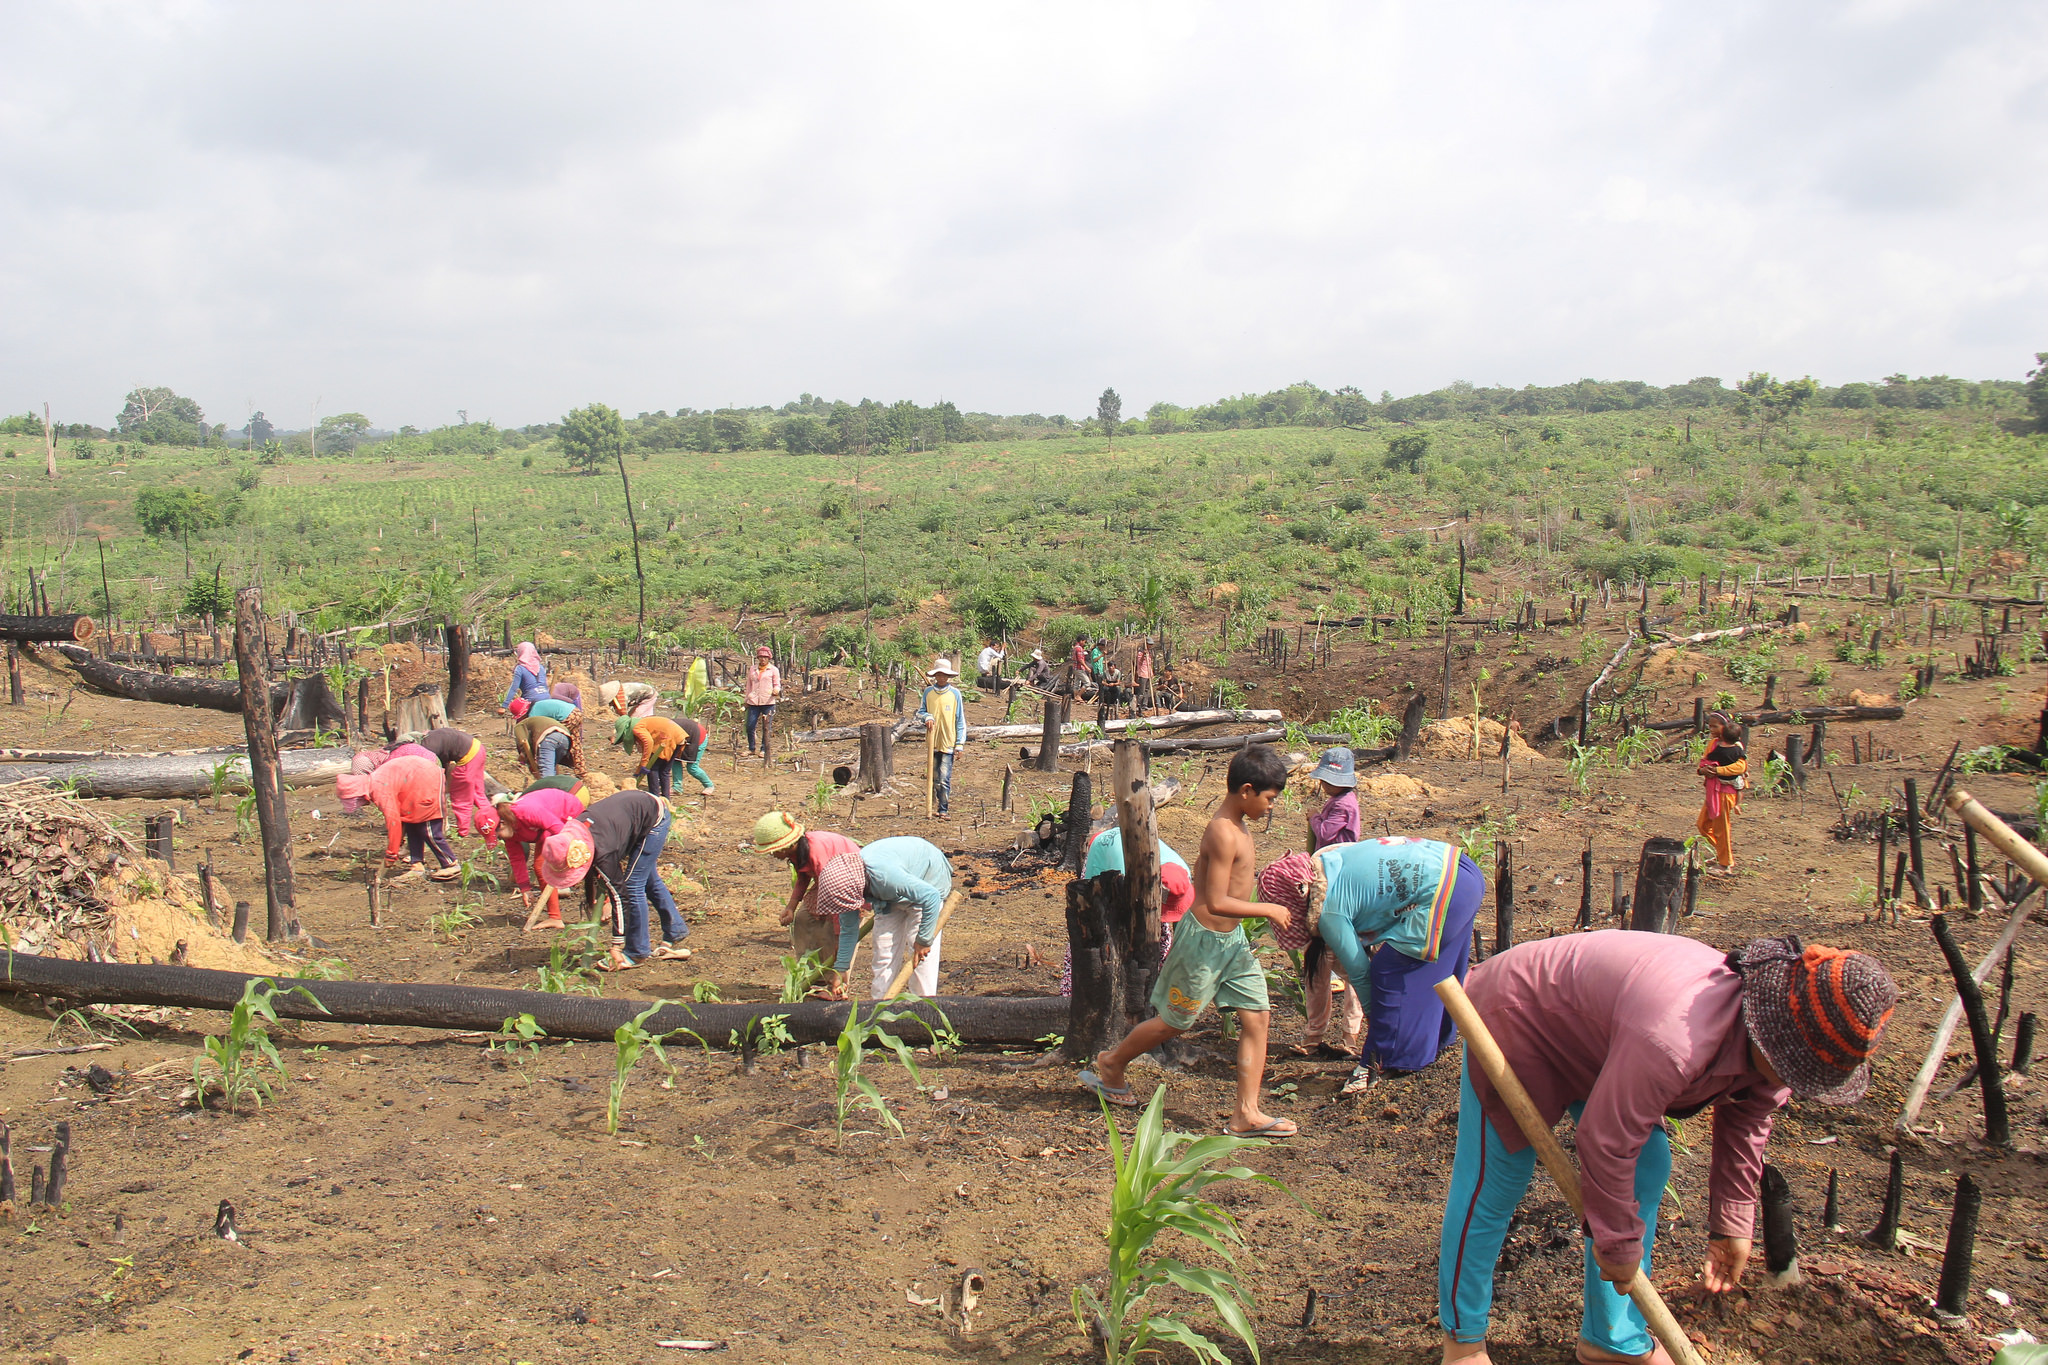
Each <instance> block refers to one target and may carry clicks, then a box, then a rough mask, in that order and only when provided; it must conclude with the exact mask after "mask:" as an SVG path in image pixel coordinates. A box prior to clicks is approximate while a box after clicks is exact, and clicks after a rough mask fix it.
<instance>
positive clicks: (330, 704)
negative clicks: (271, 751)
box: [277, 673, 348, 734]
mask: <svg viewBox="0 0 2048 1365" xmlns="http://www.w3.org/2000/svg"><path fill="white" fill-rule="evenodd" d="M277 728H278V732H279V733H280V734H282V733H283V732H285V731H287V730H315V731H319V730H330V731H333V732H335V733H337V734H346V733H347V732H348V709H347V708H346V707H344V706H343V705H342V704H341V702H340V701H338V700H337V699H336V698H335V695H334V691H333V689H332V688H330V687H329V686H328V685H327V675H326V674H325V673H305V674H301V675H300V676H299V677H296V678H293V679H292V680H291V682H289V683H288V684H286V686H285V695H284V705H283V707H282V708H280V710H279V713H278V717H277Z"/></svg>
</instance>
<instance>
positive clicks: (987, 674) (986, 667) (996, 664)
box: [974, 640, 1010, 691]
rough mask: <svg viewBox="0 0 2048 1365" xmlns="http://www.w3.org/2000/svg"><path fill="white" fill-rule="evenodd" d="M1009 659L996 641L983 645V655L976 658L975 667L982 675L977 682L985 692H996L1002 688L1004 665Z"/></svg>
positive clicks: (980, 654)
mask: <svg viewBox="0 0 2048 1365" xmlns="http://www.w3.org/2000/svg"><path fill="white" fill-rule="evenodd" d="M1009 657H1010V656H1009V654H1008V653H1007V652H1006V651H1005V650H1004V649H1003V647H1002V646H1001V645H999V644H997V643H996V642H995V641H994V640H990V641H988V642H986V643H985V644H983V645H982V647H981V653H979V654H977V655H975V656H974V666H975V668H976V669H977V670H978V671H979V673H980V677H979V678H978V679H977V680H976V681H977V682H978V683H979V685H980V686H981V687H982V689H983V690H985V691H994V690H995V689H996V688H998V687H1000V686H1002V682H1003V679H1002V671H1003V664H1004V663H1005V662H1006V661H1007V660H1008V659H1009Z"/></svg>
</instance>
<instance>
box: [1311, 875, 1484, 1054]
mask: <svg viewBox="0 0 2048 1365" xmlns="http://www.w3.org/2000/svg"><path fill="white" fill-rule="evenodd" d="M1294 894H1297V895H1302V896H1304V898H1305V899H1306V901H1307V903H1308V905H1309V907H1310V909H1311V911H1312V912H1313V911H1314V910H1315V908H1316V902H1317V900H1318V899H1320V901H1321V907H1320V914H1319V915H1316V916H1314V917H1315V919H1316V932H1317V933H1319V934H1320V935H1321V936H1322V940H1323V942H1324V943H1325V944H1327V945H1328V946H1329V950H1330V955H1331V956H1332V957H1333V958H1335V959H1336V961H1337V966H1338V968H1339V970H1341V971H1342V972H1343V973H1344V975H1345V976H1346V977H1347V978H1349V979H1350V981H1351V983H1352V984H1353V985H1354V986H1355V987H1358V988H1359V989H1360V991H1361V993H1362V994H1364V995H1365V997H1366V998H1365V1000H1364V1002H1363V1003H1364V1004H1365V1007H1366V1018H1367V1020H1368V1027H1367V1029H1366V1037H1365V1050H1364V1052H1363V1053H1362V1054H1361V1055H1360V1057H1359V1060H1358V1070H1357V1071H1356V1072H1355V1073H1354V1074H1353V1077H1352V1084H1353V1085H1354V1086H1356V1087H1357V1088H1358V1089H1363V1088H1364V1087H1365V1086H1367V1085H1369V1084H1370V1083H1371V1080H1370V1078H1371V1074H1372V1071H1373V1069H1374V1068H1375V1067H1377V1068H1378V1069H1380V1070H1384V1071H1396V1072H1406V1071H1419V1070H1421V1069H1422V1068H1423V1067H1425V1066H1428V1065H1429V1064H1430V1063H1431V1062H1433V1061H1435V1060H1436V1059H1437V1056H1438V1054H1440V1053H1441V1052H1442V1051H1443V1050H1444V1049H1445V1048H1447V1047H1449V1046H1450V1045H1451V1044H1452V1043H1453V1042H1454V1041H1456V1039H1457V1036H1458V1031H1457V1028H1456V1026H1455V1025H1453V1024H1452V1023H1451V1021H1450V1018H1449V1016H1447V1015H1446V1014H1445V1013H1444V1007H1443V1002H1442V1001H1441V1000H1439V999H1438V998H1437V994H1436V991H1435V989H1434V988H1435V986H1436V983H1437V982H1439V981H1442V980H1444V979H1445V978H1446V977H1449V976H1453V975H1455V976H1456V977H1457V978H1458V979H1459V980H1461V981H1462V980H1464V978H1465V973H1466V971H1467V970H1469V969H1470V967H1471V965H1472V921H1473V918H1474V917H1475V916H1476V915H1477V914H1478V913H1479V907H1480V905H1481V904H1482V903H1484V901H1485V899H1486V874H1485V873H1483V872H1481V871H1480V870H1479V865H1478V864H1477V863H1474V862H1473V861H1472V860H1471V859H1470V858H1469V857H1466V856H1465V855H1464V854H1463V853H1461V852H1459V850H1458V848H1457V846H1456V845H1454V844H1446V843H1439V842H1438V841H1437V840H1434V839H1407V838H1401V837H1392V838H1385V839H1367V840H1364V841H1362V842H1360V843H1353V844H1332V845H1331V846H1329V847H1328V848H1323V849H1319V850H1317V851H1316V852H1315V853H1314V854H1312V855H1311V856H1310V858H1309V872H1308V886H1307V887H1306V888H1298V889H1297V890H1296V891H1295V893H1294Z"/></svg>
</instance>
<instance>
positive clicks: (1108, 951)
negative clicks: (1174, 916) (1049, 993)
mask: <svg viewBox="0 0 2048 1365" xmlns="http://www.w3.org/2000/svg"><path fill="white" fill-rule="evenodd" d="M1128 905H1129V898H1128V896H1127V895H1126V894H1125V891H1124V878H1123V876H1122V874H1121V873H1116V872H1105V873H1104V874H1103V875H1101V876H1100V877H1094V878H1089V879H1086V880H1084V879H1082V878H1080V877H1076V878H1075V879H1074V880H1073V881H1071V882H1068V883H1067V946H1068V948H1069V949H1070V950H1071V951H1072V953H1073V958H1074V994H1073V996H1072V998H1071V999H1070V1001H1069V1002H1068V1006H1067V1041H1066V1055H1067V1057H1068V1058H1069V1059H1071V1060H1073V1061H1088V1060H1092V1059H1093V1058H1094V1056H1095V1054H1096V1053H1098V1052H1101V1051H1104V1050H1105V1049H1107V1048H1111V1047H1114V1046H1116V1044H1117V1043H1119V1042H1121V1041H1122V1040H1123V1036H1124V1034H1125V1033H1126V1032H1128V1031H1129V1024H1128V1018H1129V1013H1128V1010H1127V1008H1126V1006H1127V1002H1128V999H1129V996H1128V993H1127V987H1128V970H1127V967H1126V962H1127V960H1128V957H1129V948H1128V945H1129V943H1130V926H1129V923H1128V921H1127V914H1128ZM1155 951H1156V949H1155Z"/></svg>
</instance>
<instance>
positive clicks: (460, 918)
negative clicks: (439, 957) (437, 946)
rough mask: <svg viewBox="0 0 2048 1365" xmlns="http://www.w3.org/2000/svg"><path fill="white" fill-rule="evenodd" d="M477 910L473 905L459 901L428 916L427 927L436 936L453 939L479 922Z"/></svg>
mask: <svg viewBox="0 0 2048 1365" xmlns="http://www.w3.org/2000/svg"><path fill="white" fill-rule="evenodd" d="M476 910H477V908H476V907H475V906H473V905H469V904H466V903H463V902H457V903H456V904H454V905H451V906H449V907H448V908H447V909H446V910H439V911H436V912H435V913H433V914H431V915H429V916H427V928H428V929H429V930H431V931H432V932H433V934H434V936H435V937H436V938H443V939H452V938H454V937H456V936H457V935H458V934H460V933H461V932H462V931H463V930H464V929H467V928H469V926H470V925H472V924H475V923H476V922H477V919H478V916H477V913H476Z"/></svg>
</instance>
